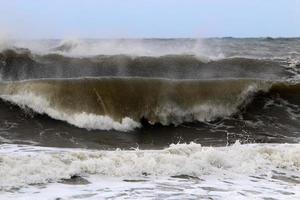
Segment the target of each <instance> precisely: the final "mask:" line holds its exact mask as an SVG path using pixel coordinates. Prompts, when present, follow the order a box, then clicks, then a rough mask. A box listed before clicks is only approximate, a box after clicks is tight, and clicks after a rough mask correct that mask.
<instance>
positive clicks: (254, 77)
mask: <svg viewBox="0 0 300 200" xmlns="http://www.w3.org/2000/svg"><path fill="white" fill-rule="evenodd" d="M0 49H1V52H0V80H1V82H0V199H97V200H98V199H264V200H267V199H284V200H285V199H300V144H299V142H300V137H299V133H300V123H299V121H300V84H299V67H300V40H299V39H297V38H289V39H286V38H278V39H272V38H256V39H255V38H253V39H234V38H224V39H205V40H195V39H169V40H165V39H145V40H142V39H140V40H63V41H61V40H43V41H6V42H5V43H3V44H1V46H0Z"/></svg>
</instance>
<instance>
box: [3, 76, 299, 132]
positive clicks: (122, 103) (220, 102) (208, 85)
mask: <svg viewBox="0 0 300 200" xmlns="http://www.w3.org/2000/svg"><path fill="white" fill-rule="evenodd" d="M272 84H273V86H272ZM284 87H287V88H286V89H285V88H284ZM291 87H292V86H285V85H284V84H277V86H276V87H275V85H274V83H272V82H270V81H262V80H253V79H244V80H240V79H236V80H234V79H232V80H206V81H204V80H202V81H197V80H180V81H178V80H177V81H175V80H167V79H145V78H101V79H92V78H85V79H64V80H59V79H51V80H49V79H48V80H32V81H19V82H6V83H2V84H1V85H0V91H1V98H2V99H4V100H6V101H9V102H12V103H15V104H17V105H19V106H21V107H25V108H30V109H32V110H33V111H34V112H37V113H42V114H47V115H49V116H50V117H52V118H54V119H59V120H63V121H67V122H69V123H70V124H73V125H76V126H78V127H81V128H87V129H104V130H110V129H116V130H123V131H128V130H131V129H133V128H136V127H139V126H140V123H139V122H140V121H141V120H143V121H146V122H147V123H149V124H155V123H160V124H162V125H169V124H174V125H178V124H180V123H183V122H192V121H211V120H214V119H216V118H218V117H226V116H230V115H232V114H234V113H236V112H238V111H239V110H240V109H241V108H243V106H245V105H247V104H248V103H249V102H251V100H252V99H251V98H252V97H253V95H254V94H255V93H257V92H259V91H263V92H267V91H268V90H269V88H272V90H280V92H283V91H288V90H293V89H292V88H291ZM281 90H283V91H281ZM297 90H298V87H297Z"/></svg>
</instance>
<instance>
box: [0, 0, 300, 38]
mask: <svg viewBox="0 0 300 200" xmlns="http://www.w3.org/2000/svg"><path fill="white" fill-rule="evenodd" d="M1 36H2V37H11V38H36V39H46V38H67V37H76V38H187V37H193V38H201V37H229V36H232V37H266V36H271V37H297V36H298V37H299V36H300V0H0V37H1Z"/></svg>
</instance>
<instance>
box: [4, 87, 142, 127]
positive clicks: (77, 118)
mask: <svg viewBox="0 0 300 200" xmlns="http://www.w3.org/2000/svg"><path fill="white" fill-rule="evenodd" d="M1 98H2V99H4V100H6V101H9V102H12V103H15V104H17V105H18V106H21V107H23V108H30V109H32V110H33V111H34V112H37V113H40V114H47V115H48V116H50V117H52V118H53V119H57V120H62V121H66V122H68V123H69V124H72V125H75V126H77V127H80V128H86V129H100V130H112V129H114V130H119V131H130V130H133V129H134V128H137V127H140V124H139V123H138V122H135V121H134V120H132V119H130V118H128V117H125V118H123V119H122V121H121V122H117V121H114V120H113V119H112V118H110V117H109V116H104V115H95V114H90V113H85V112H82V113H66V112H62V111H59V110H57V109H55V108H53V107H51V105H50V103H49V102H48V101H47V100H46V99H45V98H43V97H40V96H37V95H35V94H33V93H28V92H24V93H20V94H15V95H1Z"/></svg>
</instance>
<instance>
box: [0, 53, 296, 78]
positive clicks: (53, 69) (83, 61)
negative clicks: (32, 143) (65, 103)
mask: <svg viewBox="0 0 300 200" xmlns="http://www.w3.org/2000/svg"><path fill="white" fill-rule="evenodd" d="M284 66H285V63H284V62H281V61H274V60H262V59H253V58H243V57H235V58H226V59H220V60H210V59H205V58H199V57H196V56H194V55H186V54H181V55H165V56H159V57H151V56H137V57H133V56H129V55H111V56H109V55H98V56H93V57H67V56H64V55H60V54H46V55H36V54H32V53H31V52H30V51H29V50H28V49H14V50H12V49H10V50H4V51H2V52H1V53H0V73H1V74H2V77H3V79H5V80H25V79H40V78H76V77H86V76H90V77H104V76H114V77H149V78H169V79H217V78H261V79H281V78H283V77H288V76H290V75H291V73H290V72H289V71H288V70H286V69H285V68H284Z"/></svg>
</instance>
